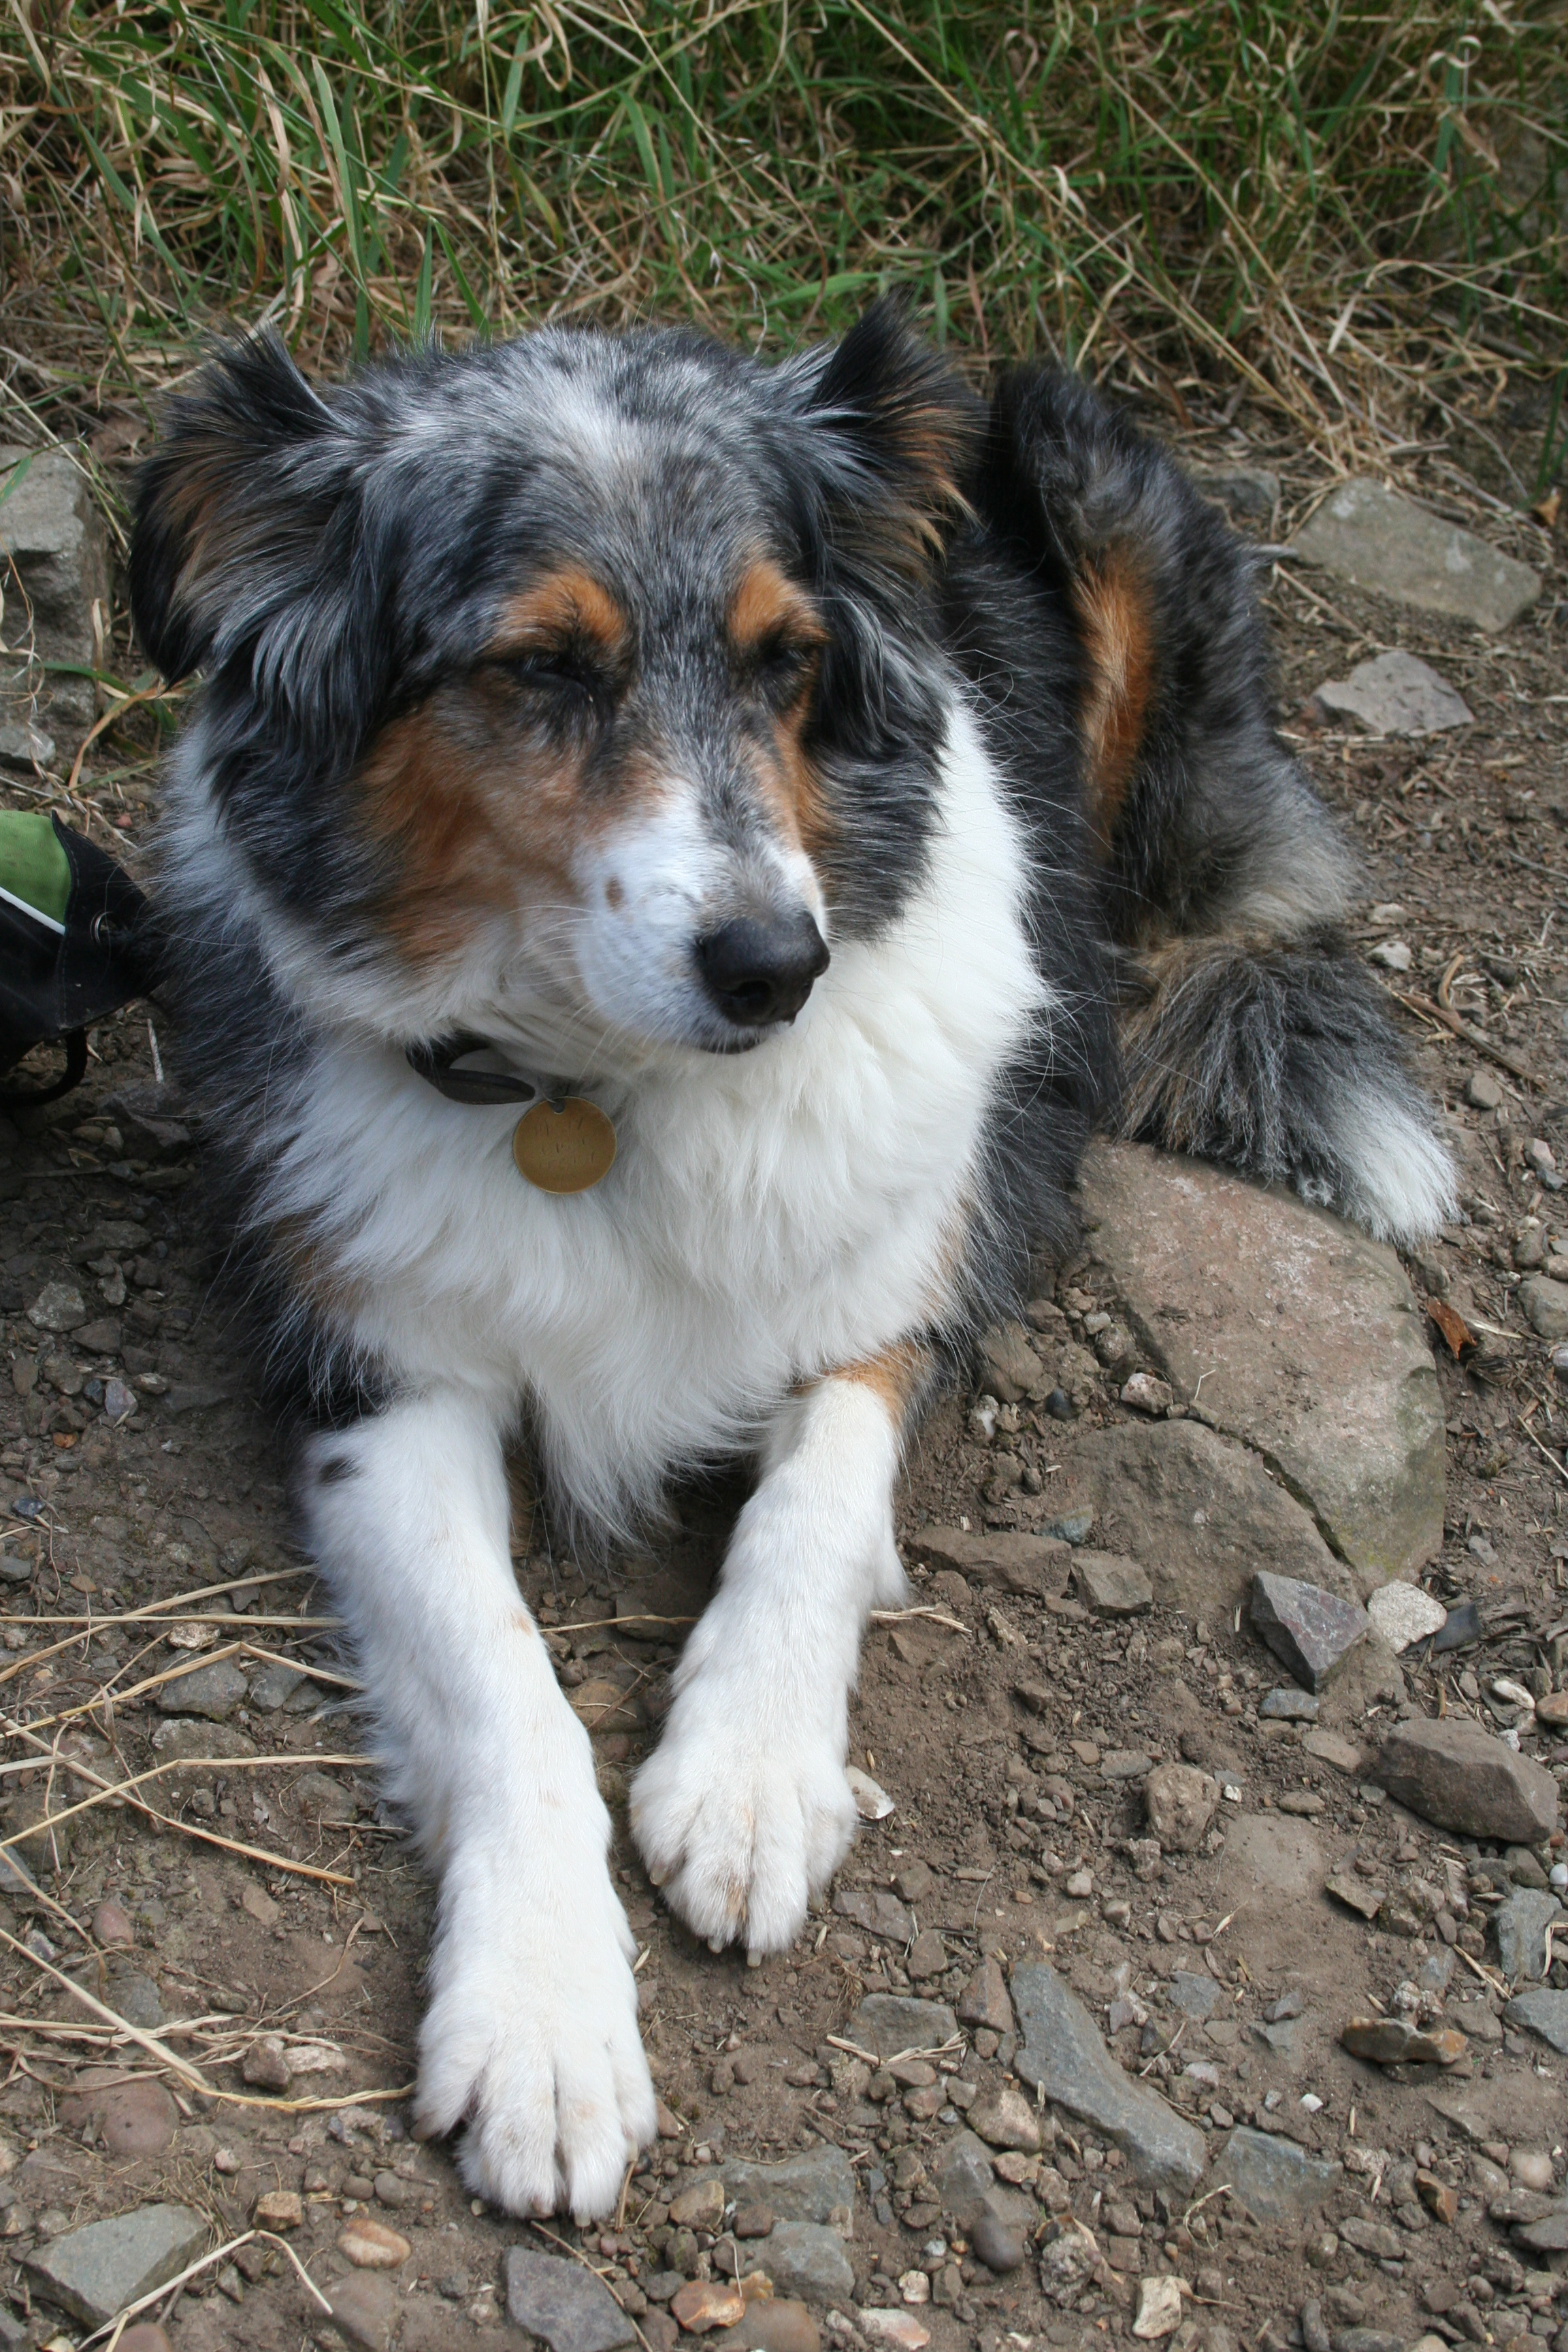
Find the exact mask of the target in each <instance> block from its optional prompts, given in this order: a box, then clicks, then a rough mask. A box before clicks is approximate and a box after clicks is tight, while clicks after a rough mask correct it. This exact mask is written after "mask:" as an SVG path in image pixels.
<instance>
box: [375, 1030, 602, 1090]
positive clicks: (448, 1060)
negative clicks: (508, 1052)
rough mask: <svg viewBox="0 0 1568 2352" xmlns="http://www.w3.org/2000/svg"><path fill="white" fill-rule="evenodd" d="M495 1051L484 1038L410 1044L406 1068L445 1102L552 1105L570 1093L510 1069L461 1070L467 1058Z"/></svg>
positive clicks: (459, 1038)
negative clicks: (537, 1103) (443, 1097)
mask: <svg viewBox="0 0 1568 2352" xmlns="http://www.w3.org/2000/svg"><path fill="white" fill-rule="evenodd" d="M497 1050H498V1049H497V1048H496V1047H494V1046H492V1045H491V1044H490V1042H489V1039H488V1038H486V1037H473V1036H468V1035H467V1034H463V1035H459V1036H457V1037H444V1038H442V1039H440V1040H439V1041H438V1042H436V1043H431V1044H426V1045H410V1046H409V1048H408V1066H409V1068H410V1069H411V1070H415V1071H417V1073H418V1075H419V1076H420V1077H422V1078H423V1079H424V1080H425V1083H426V1086H431V1087H435V1089H436V1091H437V1094H438V1095H445V1096H446V1097H447V1101H448V1102H455V1103H478V1104H486V1103H531V1102H553V1101H555V1100H556V1098H557V1096H558V1094H559V1095H561V1096H564V1095H565V1094H566V1093H567V1092H568V1091H569V1089H568V1088H567V1087H565V1086H561V1087H559V1088H557V1087H555V1086H554V1085H552V1084H550V1083H547V1082H539V1081H536V1080H534V1079H532V1078H524V1077H520V1076H517V1075H516V1073H515V1072H513V1071H510V1070H476V1069H465V1068H463V1066H462V1065H463V1063H464V1062H465V1061H466V1060H468V1057H469V1056H470V1055H476V1054H486V1053H493V1052H496V1051H497Z"/></svg>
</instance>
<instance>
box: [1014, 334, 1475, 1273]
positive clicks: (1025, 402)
mask: <svg viewBox="0 0 1568 2352" xmlns="http://www.w3.org/2000/svg"><path fill="white" fill-rule="evenodd" d="M977 503H978V504H980V506H981V507H982V509H983V510H984V513H985V516H986V520H987V522H988V523H989V524H990V526H991V528H992V529H994V530H997V531H999V532H1001V533H1002V534H1003V535H1004V536H1005V538H1007V539H1009V540H1011V541H1012V542H1013V544H1014V547H1015V550H1016V553H1017V554H1018V555H1019V556H1020V557H1021V558H1022V559H1023V560H1024V561H1025V562H1026V564H1027V565H1028V567H1029V569H1030V571H1031V572H1032V573H1033V575H1034V577H1035V578H1036V579H1037V580H1038V581H1039V582H1040V583H1041V585H1042V587H1043V588H1044V589H1045V590H1046V592H1047V593H1048V594H1051V595H1053V596H1055V597H1057V598H1059V599H1060V601H1061V603H1062V604H1063V605H1065V607H1066V609H1067V611H1068V614H1069V615H1070V618H1071V621H1072V625H1073V627H1074V630H1075V633H1076V635H1077V638H1078V642H1079V647H1080V650H1081V656H1082V661H1081V672H1080V700H1079V725H1080V729H1081V732H1082V736H1083V743H1084V764H1085V778H1086V794H1087V814H1088V818H1089V826H1090V829H1091V833H1092V835H1093V838H1094V841H1095V844H1096V845H1097V850H1098V854H1099V857H1100V866H1101V873H1102V880H1103V890H1104V899H1105V905H1106V909H1107V915H1108V919H1109V923H1110V930H1111V934H1112V937H1113V939H1114V940H1115V942H1116V949H1117V953H1118V958H1119V961H1120V964H1121V975H1122V1003H1123V1013H1122V1021H1121V1043H1122V1050H1123V1056H1124V1062H1125V1085H1124V1089H1123V1094H1122V1098H1121V1127H1122V1129H1123V1131H1124V1132H1126V1133H1128V1134H1130V1135H1133V1136H1138V1137H1141V1138H1143V1139H1148V1140H1151V1141H1157V1142H1160V1143H1163V1144H1165V1145H1168V1146H1170V1147H1171V1148H1173V1149H1174V1150H1183V1151H1191V1152H1195V1153H1198V1154H1201V1155H1202V1156H1204V1157H1205V1158H1207V1159H1212V1160H1223V1161H1226V1162H1228V1163H1229V1164H1230V1165H1231V1166H1233V1167H1237V1168H1239V1169H1242V1170H1244V1171H1246V1172H1247V1173H1248V1174H1249V1175H1253V1176H1257V1177H1259V1178H1262V1179H1264V1180H1265V1181H1289V1182H1290V1183H1292V1184H1294V1185H1295V1186H1296V1187H1297V1189H1298V1190H1299V1191H1300V1192H1301V1193H1302V1194H1303V1195H1304V1196H1305V1197H1306V1198H1307V1199H1309V1200H1311V1201H1316V1202H1321V1203H1322V1204H1324V1205H1326V1206H1331V1207H1332V1208H1335V1209H1337V1210H1339V1211H1340V1212H1341V1213H1342V1214H1343V1215H1346V1216H1349V1217H1353V1218H1354V1219H1355V1220H1356V1221H1357V1222H1358V1223H1361V1224H1363V1225H1364V1226H1365V1227H1366V1228H1367V1230H1368V1231H1369V1232H1370V1233H1373V1234H1376V1235H1378V1236H1379V1237H1380V1238H1384V1239H1391V1240H1395V1241H1400V1242H1405V1243H1409V1242H1412V1241H1415V1240H1416V1239H1418V1238H1419V1237H1420V1236H1422V1235H1424V1234H1428V1233H1430V1232H1431V1231H1432V1230H1433V1228H1434V1227H1435V1226H1436V1225H1437V1224H1439V1223H1442V1221H1443V1220H1444V1218H1445V1217H1447V1216H1449V1215H1451V1214H1452V1213H1453V1206H1454V1174H1453V1167H1452V1163H1451V1161H1450V1160H1449V1156H1448V1153H1447V1150H1446V1149H1445V1147H1444V1145H1443V1144H1442V1142H1441V1141H1440V1140H1439V1139H1438V1137H1437V1135H1436V1132H1435V1130H1434V1126H1433V1120H1432V1115H1431V1111H1430V1109H1429V1108H1428V1106H1427V1104H1426V1100H1425V1098H1424V1097H1423V1096H1422V1094H1421V1092H1420V1090H1419V1088H1418V1087H1416V1086H1415V1082H1414V1081H1413V1079H1412V1078H1411V1076H1410V1075H1409V1072H1408V1069H1407V1067H1406V1066H1405V1057H1404V1055H1403V1053H1402V1051H1401V1047H1400V1044H1399V1040H1398V1038H1397V1036H1396V1034H1395V1033H1394V1027H1393V1024H1392V1023H1391V1021H1390V1018H1389V1015H1388V1013H1387V1010H1386V1007H1385V1003H1384V998H1383V995H1382V992H1381V991H1380V990H1379V989H1378V987H1377V986H1376V984H1375V983H1374V982H1373V981H1372V979H1371V978H1370V976H1369V975H1368V973H1367V972H1366V971H1365V970H1364V969H1363V966H1362V965H1361V963H1360V962H1359V961H1357V960H1356V958H1355V957H1354V956H1353V955H1352V952H1351V950H1350V948H1349V946H1348V945H1347V943H1346V941H1345V940H1344V938H1343V937H1342V933H1341V931H1340V929H1339V928H1338V926H1339V922H1340V919H1341V918H1342V914H1343V911H1344V909H1345V908H1346V906H1347V905H1348V904H1349V901H1350V899H1351V897H1352V892H1353V889H1354V887H1355V867H1354V862H1353V860H1352V857H1351V855H1350V853H1349V851H1348V849H1347V848H1346V846H1345V845H1344V843H1343V842H1342V839H1341V837H1340V835H1339V833H1338V831H1337V829H1336V827H1335V825H1334V823H1333V821H1332V819H1331V816H1330V815H1329V813H1328V811H1327V810H1326V809H1325V808H1324V807H1323V805H1322V803H1321V801H1320V800H1319V799H1318V797H1317V795H1316V793H1314V792H1313V790H1312V788H1311V785H1310V783H1309V782H1308V780H1307V778H1306V776H1305V774H1304V773H1303V772H1302V770H1301V768H1300V764H1299V763H1298V762H1297V761H1295V760H1294V759H1293V758H1292V756H1291V754H1290V752H1289V749H1288V748H1287V746H1286V745H1285V744H1284V742H1283V741H1282V740H1280V737H1279V733H1278V731H1277V730H1276V727H1275V723H1274V714H1273V697H1272V690H1271V682H1270V677H1269V666H1268V648H1267V642H1266V638H1265V634H1264V626H1263V621H1262V616H1261V614H1260V612H1259V610H1258V599H1257V596H1256V593H1255V592H1254V587H1253V580H1252V572H1253V568H1254V562H1255V559H1254V558H1253V557H1252V556H1251V555H1250V554H1249V552H1248V551H1247V549H1246V548H1245V547H1244V546H1243V545H1242V543H1241V542H1240V541H1237V539H1236V538H1235V536H1234V535H1233V534H1232V532H1231V531H1230V530H1229V528H1228V526H1227V525H1226V523H1225V521H1224V520H1223V519H1222V518H1221V516H1220V515H1219V513H1218V511H1217V509H1215V508H1214V507H1212V506H1210V505H1209V504H1208V502H1207V501H1206V500H1205V499H1203V498H1201V497H1200V496H1199V495H1198V493H1197V491H1196V490H1195V489H1194V488H1193V486H1192V484H1191V483H1190V482H1188V481H1187V480H1186V479H1185V478H1184V476H1183V475H1181V474H1180V473H1179V472H1178V471H1177V469H1176V467H1174V466H1173V464H1172V462H1171V461H1170V459H1169V458H1168V457H1165V455H1164V454H1163V451H1161V450H1160V449H1159V448H1158V447H1157V446H1155V445H1154V444H1153V443H1152V442H1151V441H1149V440H1147V439H1145V438H1144V437H1143V436H1142V434H1140V433H1139V432H1138V431H1137V430H1136V428H1135V427H1133V426H1132V425H1131V424H1130V423H1129V422H1128V421H1127V419H1126V418H1125V417H1123V416H1121V415H1119V414H1117V413H1116V412H1115V411H1113V410H1111V409H1109V408H1108V407H1106V406H1105V405H1104V404H1103V403H1102V402H1101V401H1100V399H1099V398H1098V397H1097V396H1096V395H1095V394H1093V393H1092V392H1091V391H1090V390H1089V387H1088V386H1087V385H1086V384H1084V383H1082V382H1080V381H1079V379H1077V378H1076V377H1071V376H1064V375H1061V374H1058V373H1054V372H1049V371H1044V370H1040V371H1024V372H1021V373H1017V374H1015V375H1013V376H1011V377H1009V378H1008V379H1006V380H1005V382H1004V383H1003V384H1002V385H1001V387H1000V389H999V390H998V392H997V394H996V395H995V399H994V404H993V407H992V413H991V425H990V433H989V436H988V440H987V446H986V454H985V457H984V461H983V466H982V473H981V480H980V484H979V490H978V498H977Z"/></svg>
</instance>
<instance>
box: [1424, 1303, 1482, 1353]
mask: <svg viewBox="0 0 1568 2352" xmlns="http://www.w3.org/2000/svg"><path fill="white" fill-rule="evenodd" d="M1426 1312H1427V1314H1428V1315H1430V1317H1431V1318H1432V1320H1433V1322H1434V1323H1436V1326H1437V1328H1438V1330H1439V1331H1441V1333H1442V1334H1443V1337H1444V1339H1446V1340H1447V1345H1448V1353H1449V1354H1450V1356H1457V1355H1458V1353H1459V1352H1460V1350H1461V1349H1465V1348H1473V1347H1474V1346H1475V1344H1476V1335H1475V1333H1474V1332H1473V1331H1472V1330H1471V1328H1470V1327H1469V1325H1468V1323H1467V1322H1466V1320H1465V1318H1464V1317H1463V1316H1462V1315H1461V1314H1460V1313H1459V1312H1458V1309H1457V1308H1455V1307H1450V1306H1449V1305H1448V1303H1447V1299H1444V1298H1429V1299H1428V1300H1427V1301H1426Z"/></svg>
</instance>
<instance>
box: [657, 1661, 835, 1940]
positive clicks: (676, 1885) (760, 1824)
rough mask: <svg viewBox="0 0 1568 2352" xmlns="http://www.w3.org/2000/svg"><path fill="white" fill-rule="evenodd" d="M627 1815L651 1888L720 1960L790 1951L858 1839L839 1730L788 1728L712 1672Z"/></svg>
mask: <svg viewBox="0 0 1568 2352" xmlns="http://www.w3.org/2000/svg"><path fill="white" fill-rule="evenodd" d="M786 1712H787V1710H786ZM630 1810H631V1824H632V1832H633V1834H634V1836H635V1837H636V1839H637V1844H638V1846H639V1847H640V1849H641V1851H642V1855H643V1859H644V1861H645V1862H646V1863H647V1866H648V1870H649V1873H650V1874H651V1876H652V1877H653V1880H654V1883H655V1884H656V1885H658V1886H660V1887H662V1889H663V1891H664V1895H665V1899H666V1901H667V1902H668V1904H669V1905H670V1906H671V1907H672V1909H674V1910H676V1911H679V1914H680V1916H682V1918H684V1919H685V1920H686V1921H687V1922H688V1924H689V1926H690V1927H693V1928H694V1929H695V1930H696V1932H697V1934H698V1935H700V1936H702V1937H706V1938H707V1940H708V1942H709V1943H710V1946H711V1947H712V1948H713V1949H714V1951H720V1950H721V1949H722V1948H723V1947H724V1946H725V1945H726V1944H731V1943H734V1942H737V1941H743V1942H744V1943H745V1945H746V1947H747V1949H748V1950H749V1951H752V1952H779V1951H784V1950H785V1949H787V1948H788V1947H789V1946H790V1945H791V1944H792V1943H793V1942H794V1941H795V1937H796V1936H798V1935H799V1933H800V1931H801V1928H802V1927H804V1925H805V1914H806V1906H807V1905H808V1903H809V1902H810V1900H811V1897H812V1896H813V1895H816V1894H819V1893H820V1892H821V1890H822V1889H823V1888H824V1887H825V1886H826V1885H827V1882H828V1880H829V1879H830V1878H831V1877H832V1875H833V1874H834V1872H835V1871H836V1870H837V1867H838V1864H839V1863H840V1862H841V1861H842V1860H843V1858H844V1855H845V1853H846V1852H847V1848H848V1845H849V1842H850V1839H851V1838H852V1837H853V1836H854V1834H855V1801H854V1799H853V1797H852V1796H851V1795H850V1793H849V1784H848V1782H847V1780H846V1779H845V1777H844V1743H843V1735H842V1733H841V1732H838V1731H834V1730H829V1729H827V1728H826V1727H822V1726H817V1727H813V1726H812V1725H811V1724H810V1723H809V1722H805V1721H800V1720H796V1721H795V1724H794V1725H793V1726H792V1727H786V1726H785V1725H784V1723H782V1722H781V1720H780V1719H779V1714H778V1711H777V1710H775V1709H773V1708H772V1707H769V1706H766V1705H763V1704H759V1703H758V1700H757V1698H756V1696H755V1695H752V1694H748V1693H746V1692H745V1691H743V1690H740V1689H733V1688H726V1687H724V1686H723V1685H722V1684H721V1683H720V1682H719V1681H718V1678H717V1677H716V1676H715V1674H714V1671H713V1668H712V1667H711V1666H710V1667H709V1668H708V1669H707V1670H706V1671H705V1672H703V1673H700V1674H699V1675H697V1676H696V1677H695V1678H694V1679H693V1681H692V1682H690V1683H689V1685H687V1687H686V1689H685V1690H683V1691H682V1692H681V1694H680V1696H679V1697H678V1699H677V1700H676V1702H675V1705H674V1706H673V1707H672V1708H671V1710H670V1715H669V1722H668V1727H667V1729H666V1731H665V1735H664V1738H663V1739H662V1741H661V1742H660V1744H659V1747H658V1750H657V1751H656V1753H655V1754H654V1755H653V1756H651V1757H650V1758H649V1759H648V1761H647V1763H646V1764H645V1765H644V1766H643V1768H642V1770H641V1771H640V1772H639V1773H638V1774H637V1780H635V1782H634V1783H633V1786H632V1797H631V1809H630Z"/></svg>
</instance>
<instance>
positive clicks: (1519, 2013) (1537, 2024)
mask: <svg viewBox="0 0 1568 2352" xmlns="http://www.w3.org/2000/svg"><path fill="white" fill-rule="evenodd" d="M1503 2015H1504V2017H1505V2018H1506V2019H1507V2020H1508V2022H1509V2023H1510V2025H1522V2026H1524V2027H1525V2028H1526V2030H1527V2031H1528V2032H1531V2033H1538V2034H1539V2035H1540V2036H1541V2039H1542V2042H1550V2043H1551V2045H1552V2049H1553V2050H1560V2051H1561V2052H1562V2053H1563V2056H1564V2057H1565V2058H1568V1992H1548V1991H1547V1990H1546V1989H1545V1987H1544V1986H1538V1987H1535V1988H1534V1989H1532V1990H1531V1991H1529V1992H1520V1993H1515V1995H1514V1997H1513V1999H1512V2000H1510V2002H1509V2004H1508V2006H1507V2008H1506V2009H1505V2010H1504V2011H1503Z"/></svg>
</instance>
